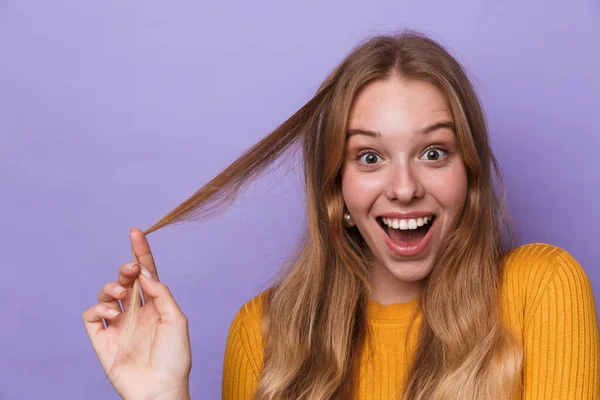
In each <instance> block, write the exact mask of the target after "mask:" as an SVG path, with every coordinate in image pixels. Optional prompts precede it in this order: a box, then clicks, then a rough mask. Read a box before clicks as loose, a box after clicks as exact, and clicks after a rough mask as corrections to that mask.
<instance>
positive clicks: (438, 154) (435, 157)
mask: <svg viewBox="0 0 600 400" xmlns="http://www.w3.org/2000/svg"><path fill="white" fill-rule="evenodd" d="M446 154H447V153H446V150H444V149H437V148H436V149H434V148H432V149H428V150H426V151H425V153H423V155H422V156H421V158H423V159H425V160H427V161H439V160H441V159H442V158H444V156H445V155H446Z"/></svg>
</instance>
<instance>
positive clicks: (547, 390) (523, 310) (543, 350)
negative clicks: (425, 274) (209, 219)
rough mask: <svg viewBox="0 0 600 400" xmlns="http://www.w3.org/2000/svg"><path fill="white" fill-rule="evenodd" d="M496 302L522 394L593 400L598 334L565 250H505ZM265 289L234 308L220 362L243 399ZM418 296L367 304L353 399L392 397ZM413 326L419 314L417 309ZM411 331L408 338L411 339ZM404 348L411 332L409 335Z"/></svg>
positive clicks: (578, 272) (255, 364) (225, 390)
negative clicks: (365, 342) (519, 364)
mask: <svg viewBox="0 0 600 400" xmlns="http://www.w3.org/2000/svg"><path fill="white" fill-rule="evenodd" d="M504 262H505V274H504V278H503V279H504V280H503V282H504V284H503V290H502V310H503V316H504V320H505V321H506V325H507V326H508V327H509V328H510V329H512V330H513V331H514V332H515V333H516V335H517V336H518V337H519V338H520V340H521V343H522V344H523V346H524V351H525V365H524V370H523V392H522V394H521V398H522V399H524V400H554V399H556V400H558V399H560V400H579V399H585V400H600V376H599V375H600V334H599V329H598V315H597V311H596V306H595V304H594V296H593V293H592V287H591V285H590V282H589V279H588V277H587V275H586V273H585V272H584V270H583V269H582V267H581V266H580V265H579V264H578V263H577V261H576V260H575V259H574V258H573V257H572V256H571V255H570V254H569V253H567V252H566V251H564V250H562V249H560V248H558V247H555V246H550V245H546V244H530V245H525V246H521V247H519V248H517V249H515V250H513V251H512V252H510V253H509V254H508V255H507V257H506V258H505V261H504ZM263 294H264V292H263V293H261V294H259V295H258V296H256V297H254V298H253V299H252V300H250V301H249V302H247V303H246V304H244V305H243V306H242V307H241V308H240V310H239V311H238V312H237V314H236V315H235V318H234V320H233V323H232V324H231V328H230V331H229V335H228V338H227V345H226V349H225V360H224V366H223V382H222V394H223V399H224V400H242V399H243V400H247V399H250V398H251V396H252V393H253V392H254V390H255V389H256V386H257V385H258V378H259V375H260V371H261V368H262V359H263V347H262V343H261V330H260V320H261V309H262V308H261V307H262V306H261V304H262V301H263V300H264V296H263ZM417 305H418V299H415V300H413V301H411V302H409V303H405V304H390V305H388V306H383V305H381V304H379V303H376V302H374V301H370V302H369V305H368V307H369V308H368V318H369V322H370V324H371V326H372V337H371V338H369V339H370V340H372V341H373V343H374V344H375V354H374V355H373V356H372V357H363V361H362V363H361V366H360V377H359V393H358V398H359V399H364V400H366V399H392V398H393V397H394V395H395V394H396V393H397V392H401V391H402V389H403V387H402V382H405V379H406V374H407V368H408V366H407V364H406V362H405V356H406V352H405V348H404V346H403V343H404V338H405V337H406V335H407V326H408V325H407V323H408V321H409V317H410V314H411V312H412V311H413V310H415V309H416V308H418V307H417ZM416 321H417V322H418V323H416V324H415V325H414V326H413V328H412V329H417V327H418V325H419V322H420V321H421V314H420V312H419V314H418V317H417V320H416ZM411 338H413V339H412V340H410V339H411ZM409 343H410V347H409V349H408V350H409V352H412V350H413V349H414V348H415V346H416V335H415V334H413V332H412V331H411V334H410V335H409Z"/></svg>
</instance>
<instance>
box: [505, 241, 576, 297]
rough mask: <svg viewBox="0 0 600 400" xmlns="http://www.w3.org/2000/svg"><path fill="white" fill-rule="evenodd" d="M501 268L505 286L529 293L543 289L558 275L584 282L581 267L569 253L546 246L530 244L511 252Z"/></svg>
mask: <svg viewBox="0 0 600 400" xmlns="http://www.w3.org/2000/svg"><path fill="white" fill-rule="evenodd" d="M503 268H504V283H505V284H512V285H513V286H514V285H518V286H521V287H523V286H525V289H529V290H533V289H536V288H539V285H542V286H545V285H546V284H548V283H549V282H550V281H552V279H553V278H554V277H555V276H556V274H557V273H559V272H562V273H565V274H569V275H585V278H587V275H586V273H585V271H584V269H583V267H582V266H581V265H580V264H579V263H578V262H577V260H576V259H575V258H574V257H573V256H572V255H571V254H570V253H569V252H567V251H566V250H564V249H562V248H560V247H558V246H554V245H551V244H546V243H530V244H525V245H522V246H519V247H516V248H514V249H512V250H511V251H509V252H508V253H507V254H506V255H505V257H504V260H503ZM531 285H533V287H531Z"/></svg>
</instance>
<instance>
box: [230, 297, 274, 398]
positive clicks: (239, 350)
mask: <svg viewBox="0 0 600 400" xmlns="http://www.w3.org/2000/svg"><path fill="white" fill-rule="evenodd" d="M259 296H260V295H259ZM259 296H257V297H255V298H254V299H252V300H250V301H249V302H248V303H246V304H244V305H243V306H242V307H241V308H240V309H239V311H238V312H237V314H236V315H235V317H234V319H233V322H232V323H231V327H230V328H229V334H228V336H227V343H226V346H225V358H224V361H223V377H222V386H221V393H222V399H223V400H248V399H251V398H252V395H253V393H254V391H255V390H256V387H257V386H258V380H259V376H260V371H261V368H262V357H263V352H264V350H263V348H262V337H261V332H260V320H261V308H260V298H259Z"/></svg>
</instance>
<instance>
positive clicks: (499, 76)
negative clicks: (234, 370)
mask: <svg viewBox="0 0 600 400" xmlns="http://www.w3.org/2000/svg"><path fill="white" fill-rule="evenodd" d="M492 3H493V2H485V1H462V2H446V1H437V2H433V1H420V2H418V1H411V2H408V1H378V0H375V1H369V2H365V1H328V2H322V1H315V0H313V1H305V2H294V3H290V2H281V1H276V0H270V1H262V2H239V3H236V4H234V3H221V2H220V3H218V5H217V2H198V1H173V2H159V1H150V0H145V1H132V0H129V1H126V0H120V1H101V2H97V1H96V2H81V1H74V0H71V1H69V0H53V1H38V2H35V1H29V0H20V1H16V0H5V1H0V135H1V136H0V139H1V140H0V184H1V186H0V187H1V189H0V190H1V197H0V198H1V204H2V230H1V232H2V236H1V241H0V243H2V244H1V245H0V249H1V251H0V265H1V266H2V278H0V300H2V305H3V312H2V314H3V317H2V322H1V325H0V399H2V400H8V399H34V398H52V399H55V398H56V399H58V398H61V399H84V398H85V399H113V398H116V397H117V396H116V394H115V393H114V391H113V390H112V388H111V387H110V385H109V384H108V383H107V382H103V379H104V375H103V373H102V370H101V367H100V364H99V363H98V362H97V360H96V356H95V354H94V352H93V350H92V347H91V344H90V342H89V340H88V338H87V335H86V334H85V330H84V328H83V324H82V321H81V312H82V311H83V310H84V309H86V308H87V307H89V306H91V305H93V304H94V303H95V302H96V294H97V292H98V291H99V290H100V288H101V287H102V286H103V285H104V284H105V283H107V282H109V281H113V280H115V278H116V273H117V269H118V267H119V266H120V265H121V264H122V263H124V262H127V261H129V260H130V259H131V253H130V244H129V241H128V231H129V228H130V227H131V226H134V225H135V226H138V227H140V228H142V229H146V228H148V227H149V226H150V225H151V224H153V223H154V222H156V221H157V220H158V219H159V218H161V217H162V216H163V215H165V214H166V213H167V212H168V211H170V210H171V209H172V208H174V207H175V206H177V205H178V204H179V203H180V202H182V201H183V200H185V199H186V198H187V197H188V196H190V195H191V194H192V193H193V192H194V191H196V190H197V189H198V188H200V187H201V186H202V185H203V184H205V183H206V182H208V180H209V179H211V178H212V177H213V176H214V175H215V174H217V173H218V172H219V171H221V170H222V169H223V168H224V167H226V166H227V165H228V163H230V162H231V161H233V160H234V159H235V158H236V157H237V156H238V155H239V154H241V152H242V151H243V150H245V149H246V148H248V147H249V146H250V145H252V144H253V143H255V142H256V141H257V140H259V139H260V138H262V137H263V136H265V135H266V134H267V133H268V132H270V131H271V130H272V129H274V128H275V127H276V126H277V125H278V124H279V123H281V122H282V121H284V120H285V119H286V118H288V117H289V116H290V115H292V113H293V112H295V111H296V110H297V109H298V108H299V107H301V106H302V105H303V104H304V103H305V102H306V101H308V100H309V98H310V97H311V96H312V95H313V93H314V92H315V90H316V89H317V87H318V86H319V84H320V83H321V81H322V80H323V78H324V77H325V76H326V74H327V73H328V72H329V71H330V70H331V69H332V68H333V67H334V66H335V65H336V64H337V63H338V62H340V61H341V59H342V58H343V57H344V56H345V55H346V54H347V53H348V52H349V51H350V49H351V48H352V47H353V46H354V45H356V44H357V42H358V41H359V40H361V39H363V38H365V37H366V36H368V35H372V34H376V33H383V32H389V31H391V30H396V29H399V28H403V27H407V28H413V29H417V30H421V31H424V32H426V33H428V34H430V35H431V36H432V37H433V38H434V39H437V40H438V41H440V42H441V43H442V44H444V45H446V46H447V47H448V48H449V49H450V50H451V52H452V53H453V54H454V55H455V56H456V57H457V58H458V59H459V61H460V62H462V63H463V64H464V65H465V67H466V68H467V70H468V72H469V74H470V76H471V77H472V78H473V81H474V83H475V85H476V87H477V90H478V92H479V93H480V95H481V98H482V101H483V104H484V107H485V109H486V112H487V115H488V120H489V125H490V134H491V136H492V140H493V143H494V148H495V151H496V153H497V156H498V158H499V160H500V163H501V165H502V167H503V171H504V175H505V179H506V183H507V190H508V200H509V205H510V209H511V211H512V213H513V215H514V217H515V219H516V220H517V221H518V223H519V225H520V226H521V230H522V239H521V241H522V242H524V243H525V242H536V241H542V242H548V243H552V244H556V245H559V246H561V247H563V248H565V249H566V250H568V251H569V252H571V253H572V254H573V255H574V256H575V257H576V258H577V259H578V260H579V262H580V263H581V264H582V265H583V266H584V268H585V269H586V271H587V272H588V276H589V277H590V280H591V282H592V285H593V287H594V291H595V295H596V301H597V302H598V301H599V300H600V296H599V295H600V273H599V272H598V269H597V265H598V260H599V259H600V246H599V245H598V243H597V242H598V238H600V209H599V207H598V196H599V195H600V167H599V166H598V162H599V161H598V150H599V147H600V135H599V134H600V130H599V128H598V115H599V114H598V109H599V106H600V98H599V96H600V95H599V93H600V78H599V77H598V71H600V55H599V53H600V51H599V49H600V5H599V3H598V0H588V1H570V2H556V4H552V3H551V2H548V1H529V2H516V1H508V2H502V5H499V4H492ZM494 3H497V2H494ZM567 3H568V4H567ZM295 162H296V161H295ZM287 165H288V166H289V168H282V169H279V170H277V171H276V172H274V173H272V174H270V175H267V176H266V177H265V178H262V179H261V180H259V181H257V182H256V184H254V185H252V186H251V187H250V188H249V189H248V190H247V191H246V192H245V193H244V195H243V196H242V197H241V198H240V199H239V201H237V202H236V203H234V205H233V206H232V208H231V209H230V210H229V211H228V212H227V213H225V214H224V215H222V216H219V217H216V218H212V219H209V220H206V221H204V222H192V223H186V224H181V225H177V226H173V227H169V228H166V229H164V230H161V231H159V232H156V233H153V234H151V235H150V236H149V240H150V243H151V246H152V248H153V251H154V254H155V257H156V260H157V264H158V267H159V272H160V275H161V279H162V280H163V281H164V282H165V283H167V284H168V285H169V286H170V288H171V289H172V291H173V293H174V294H175V296H176V299H177V300H178V302H179V303H180V305H181V307H182V309H183V310H184V312H185V313H186V314H187V316H188V317H189V320H190V330H191V337H192V350H193V357H194V361H193V368H192V376H191V394H192V397H193V398H203V399H216V398H219V397H220V385H221V368H222V359H223V352H224V348H225V340H226V335H227V331H228V329H229V324H230V323H231V320H232V318H233V316H234V314H235V312H236V311H237V309H238V308H239V307H240V306H241V305H242V304H243V303H244V302H245V301H247V300H248V299H250V298H251V297H252V296H254V295H255V294H257V293H258V292H259V291H261V290H263V289H264V288H265V287H266V283H267V281H268V279H269V278H270V277H271V276H272V275H273V274H274V273H275V271H276V270H277V269H278V267H279V265H280V263H281V262H282V261H283V260H284V259H285V258H286V256H287V255H288V254H289V252H290V251H291V250H292V248H293V246H294V244H295V242H296V240H297V239H298V235H299V232H300V229H301V226H302V220H303V218H304V217H303V213H304V208H303V207H304V206H303V204H302V200H303V194H302V190H301V186H300V179H299V173H298V171H295V170H294V169H293V167H294V165H295V164H294V162H290V163H288V164H287Z"/></svg>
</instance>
